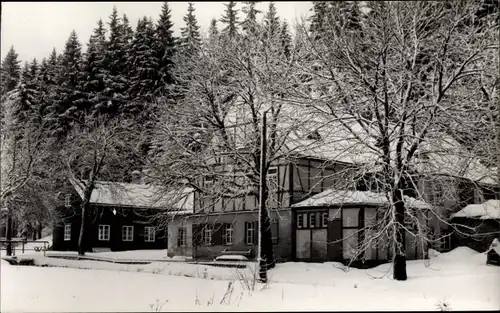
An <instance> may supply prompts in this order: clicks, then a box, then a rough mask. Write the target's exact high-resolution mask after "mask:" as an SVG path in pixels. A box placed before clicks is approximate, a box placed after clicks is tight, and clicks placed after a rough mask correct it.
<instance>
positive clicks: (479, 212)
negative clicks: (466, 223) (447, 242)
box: [451, 200, 500, 220]
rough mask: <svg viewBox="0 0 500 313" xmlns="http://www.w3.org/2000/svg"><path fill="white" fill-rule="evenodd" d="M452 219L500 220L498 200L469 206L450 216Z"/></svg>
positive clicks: (499, 202) (499, 203)
mask: <svg viewBox="0 0 500 313" xmlns="http://www.w3.org/2000/svg"><path fill="white" fill-rule="evenodd" d="M454 217H467V218H476V219H481V220H489V219H500V200H488V201H486V202H484V203H481V204H469V205H468V206H466V207H465V208H463V209H462V210H460V211H458V212H457V213H455V214H452V215H451V218H454Z"/></svg>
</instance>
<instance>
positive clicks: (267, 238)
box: [262, 209, 276, 269]
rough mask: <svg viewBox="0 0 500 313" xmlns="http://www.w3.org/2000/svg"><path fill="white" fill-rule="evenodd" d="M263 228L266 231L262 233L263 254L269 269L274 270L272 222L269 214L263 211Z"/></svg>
mask: <svg viewBox="0 0 500 313" xmlns="http://www.w3.org/2000/svg"><path fill="white" fill-rule="evenodd" d="M262 215H263V216H262V221H263V224H262V226H263V227H264V230H263V232H262V252H263V256H262V257H263V258H264V259H265V260H266V264H267V269H271V268H274V267H275V266H276V260H275V258H274V253H273V239H272V233H271V220H270V218H269V212H268V211H267V209H266V210H263V212H262Z"/></svg>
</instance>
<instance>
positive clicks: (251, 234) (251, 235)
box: [245, 222, 257, 245]
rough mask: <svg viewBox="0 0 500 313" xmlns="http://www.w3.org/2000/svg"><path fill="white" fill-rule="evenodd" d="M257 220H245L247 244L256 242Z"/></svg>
mask: <svg viewBox="0 0 500 313" xmlns="http://www.w3.org/2000/svg"><path fill="white" fill-rule="evenodd" d="M256 226H257V222H245V244H246V245H251V244H254V243H255V231H256V229H257V227H256Z"/></svg>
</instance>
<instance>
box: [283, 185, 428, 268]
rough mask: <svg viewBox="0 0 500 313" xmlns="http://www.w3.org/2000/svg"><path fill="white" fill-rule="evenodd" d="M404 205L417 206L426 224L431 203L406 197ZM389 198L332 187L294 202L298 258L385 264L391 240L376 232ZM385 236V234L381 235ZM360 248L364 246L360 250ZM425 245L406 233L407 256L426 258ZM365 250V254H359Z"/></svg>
mask: <svg viewBox="0 0 500 313" xmlns="http://www.w3.org/2000/svg"><path fill="white" fill-rule="evenodd" d="M404 201H405V205H406V206H407V207H408V208H412V209H415V211H416V212H417V215H419V216H420V218H421V220H422V222H423V223H425V220H426V219H425V216H427V215H426V214H427V210H428V209H430V206H429V205H428V204H427V203H425V202H423V201H419V200H416V199H415V198H412V197H408V196H405V197H404ZM387 205H388V200H387V197H386V196H385V195H384V194H382V193H376V192H372V191H353V190H335V189H330V190H326V191H324V192H322V193H319V194H317V195H314V196H312V197H310V198H308V199H306V200H304V201H302V202H299V203H296V204H294V205H292V209H293V214H294V216H295V218H294V220H295V229H294V233H293V234H292V236H293V237H294V238H295V240H294V242H295V255H296V259H297V260H298V261H340V262H344V263H346V262H350V261H352V260H355V261H362V262H363V263H365V262H367V263H382V262H386V261H388V260H390V259H391V252H390V250H391V249H390V247H389V246H388V244H387V243H388V242H389V240H384V239H383V238H379V239H380V240H377V241H370V238H372V237H373V235H374V234H376V231H377V230H376V228H377V227H378V226H377V225H378V221H379V220H380V219H381V218H382V216H383V215H384V214H385V213H386V212H387ZM381 237H382V236H381ZM359 247H364V248H363V249H359ZM425 249H426V247H425V245H424V244H421V242H418V239H417V238H415V237H414V236H411V235H410V234H407V236H406V255H407V258H408V259H418V258H423V257H424V255H425ZM360 250H363V253H361V254H360V253H359V251H360Z"/></svg>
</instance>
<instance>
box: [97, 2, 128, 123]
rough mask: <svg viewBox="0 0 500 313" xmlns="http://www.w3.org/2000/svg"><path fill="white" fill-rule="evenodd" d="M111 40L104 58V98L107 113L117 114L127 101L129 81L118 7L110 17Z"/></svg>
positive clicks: (114, 8) (108, 42)
mask: <svg viewBox="0 0 500 313" xmlns="http://www.w3.org/2000/svg"><path fill="white" fill-rule="evenodd" d="M108 25H109V39H108V41H107V44H106V52H105V54H104V55H105V57H104V66H103V68H104V70H105V76H104V84H105V86H106V87H105V92H104V96H105V97H106V98H107V103H106V108H105V109H106V111H107V112H108V113H110V114H117V113H118V112H119V111H120V110H121V109H122V106H123V104H124V103H125V101H126V99H127V95H126V92H127V89H128V80H127V76H128V74H127V73H126V65H127V60H126V59H127V58H126V57H127V56H126V48H127V46H126V44H125V42H124V40H125V38H126V36H124V32H123V29H124V28H123V27H122V24H121V19H120V17H119V16H118V11H117V9H116V6H115V7H113V11H112V13H111V15H110V16H109V22H108Z"/></svg>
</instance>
